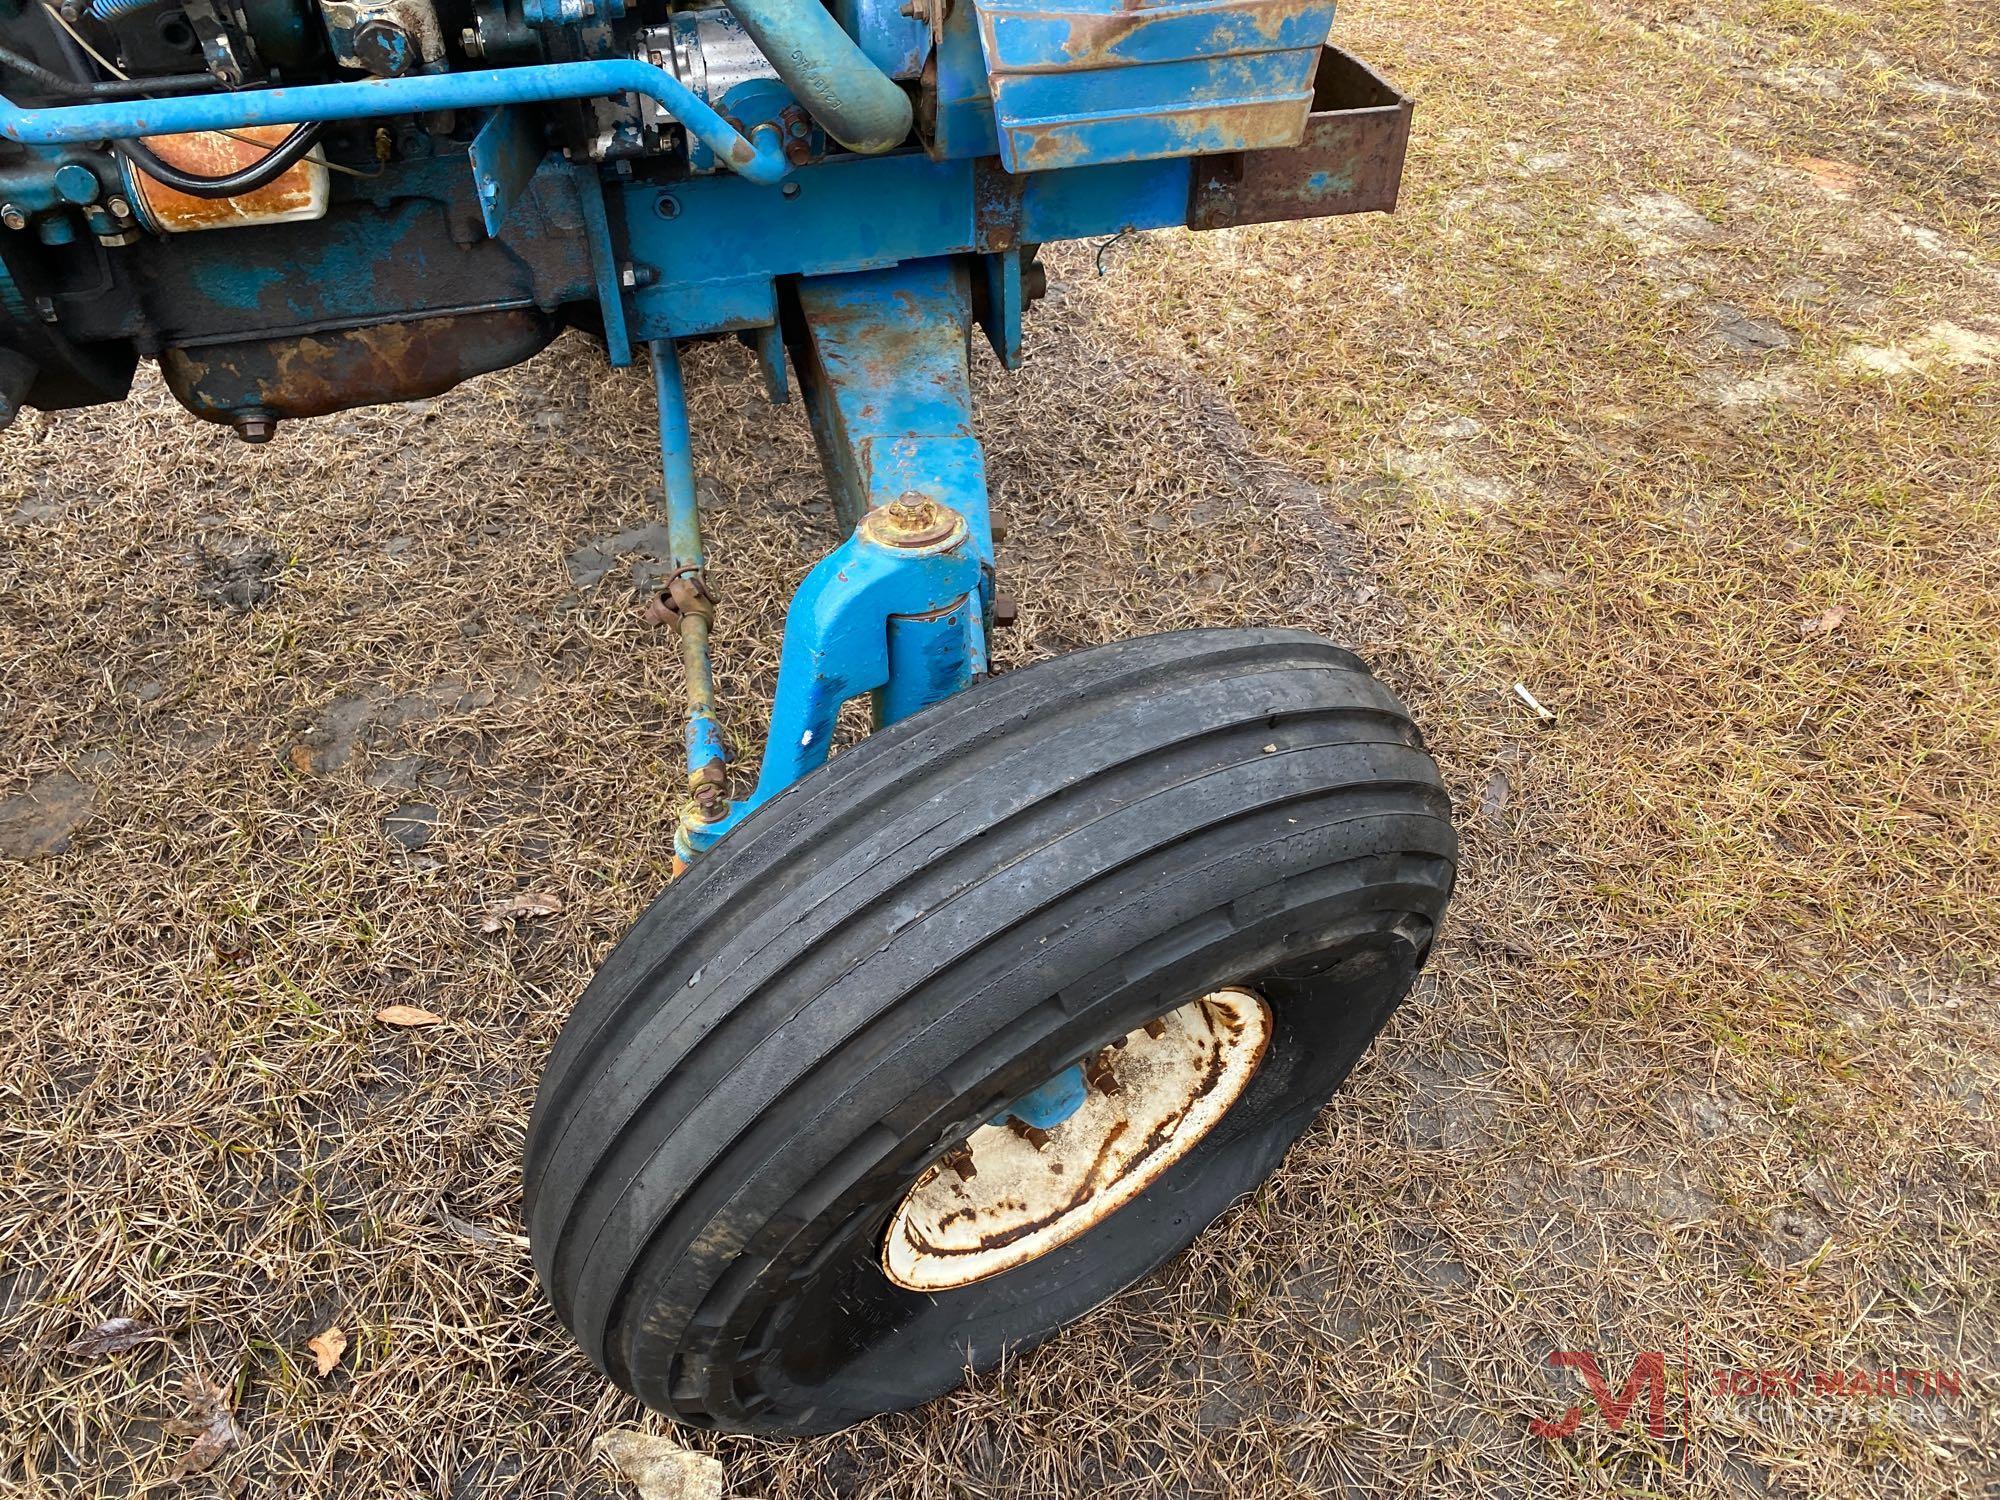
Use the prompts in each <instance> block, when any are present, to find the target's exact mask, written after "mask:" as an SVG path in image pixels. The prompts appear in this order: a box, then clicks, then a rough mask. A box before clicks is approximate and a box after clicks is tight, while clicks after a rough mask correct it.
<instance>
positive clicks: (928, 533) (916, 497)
mask: <svg viewBox="0 0 2000 1500" xmlns="http://www.w3.org/2000/svg"><path fill="white" fill-rule="evenodd" d="M961 524H962V523H961V521H960V520H959V516H958V512H957V511H955V510H953V509H951V508H950V507H949V506H946V505H940V504H938V503H937V501H935V500H933V499H931V498H930V496H928V495H925V494H922V493H920V492H919V491H917V490H906V491H905V492H904V493H903V495H902V497H901V498H900V499H896V500H891V501H890V502H889V503H888V504H886V505H878V506H877V507H876V508H875V509H874V510H872V511H870V512H869V513H868V514H867V515H866V516H864V517H863V518H862V525H863V527H865V528H866V531H867V534H868V537H869V539H870V540H871V541H874V542H877V543H880V544H881V545H882V546H884V547H929V546H934V545H935V544H937V543H939V542H944V541H949V540H950V539H951V536H952V534H953V533H954V532H956V531H957V530H958V529H959V527H960V526H961Z"/></svg>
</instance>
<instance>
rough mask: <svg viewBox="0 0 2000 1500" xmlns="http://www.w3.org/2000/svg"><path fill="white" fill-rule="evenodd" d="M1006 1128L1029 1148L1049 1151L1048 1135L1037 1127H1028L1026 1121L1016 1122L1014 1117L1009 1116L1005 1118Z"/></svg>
mask: <svg viewBox="0 0 2000 1500" xmlns="http://www.w3.org/2000/svg"><path fill="white" fill-rule="evenodd" d="M1007 1128H1008V1129H1009V1130H1011V1131H1013V1132H1014V1134H1016V1135H1018V1136H1019V1137H1020V1138H1021V1139H1022V1140H1024V1141H1026V1142H1027V1143H1028V1144H1029V1145H1030V1146H1033V1147H1034V1148H1035V1149H1036V1150H1037V1151H1046V1150H1048V1149H1049V1133H1048V1132H1047V1131H1046V1130H1043V1129H1041V1128H1040V1127H1039V1126H1035V1125H1030V1124H1029V1123H1028V1122H1027V1121H1026V1120H1017V1119H1015V1118H1014V1116H1012V1115H1009V1116H1007Z"/></svg>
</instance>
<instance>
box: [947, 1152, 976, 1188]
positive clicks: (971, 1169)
mask: <svg viewBox="0 0 2000 1500" xmlns="http://www.w3.org/2000/svg"><path fill="white" fill-rule="evenodd" d="M944 1164H945V1165H946V1166H947V1167H950V1168H951V1169H952V1171H954V1172H956V1173H958V1180H959V1181H960V1182H970V1181H972V1179H973V1178H975V1177H977V1176H978V1175H979V1169H978V1168H977V1167H975V1166H973V1164H972V1153H971V1152H970V1151H968V1150H967V1149H966V1148H965V1147H963V1146H956V1147H954V1148H952V1149H951V1150H950V1151H947V1152H945V1154H944Z"/></svg>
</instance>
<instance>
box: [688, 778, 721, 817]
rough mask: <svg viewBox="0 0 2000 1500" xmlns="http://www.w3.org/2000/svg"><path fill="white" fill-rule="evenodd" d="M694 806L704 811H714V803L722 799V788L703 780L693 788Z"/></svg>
mask: <svg viewBox="0 0 2000 1500" xmlns="http://www.w3.org/2000/svg"><path fill="white" fill-rule="evenodd" d="M694 800H695V806H697V807H699V808H700V809H701V810H702V811H703V812H705V813H712V812H714V811H715V804H716V803H718V802H720V801H721V800H722V788H721V787H719V786H716V785H714V784H713V783H712V782H707V781H704V782H702V783H701V784H700V785H699V786H697V787H696V788H695V789H694Z"/></svg>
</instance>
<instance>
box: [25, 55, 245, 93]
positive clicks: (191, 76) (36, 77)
mask: <svg viewBox="0 0 2000 1500" xmlns="http://www.w3.org/2000/svg"><path fill="white" fill-rule="evenodd" d="M0 68H5V69H6V70H7V71H8V72H9V73H12V74H15V75H16V76H17V77H20V78H25V79H27V80H28V82H30V83H32V84H33V85H34V86H35V87H36V88H38V89H46V90H47V91H48V92H49V93H51V94H62V95H64V96H66V97H67V98H71V99H133V98H140V97H143V96H144V95H146V94H152V93H183V94H186V93H193V92H194V91H196V90H197V89H202V90H206V89H213V88H214V87H215V86H216V82H215V79H213V78H212V77H210V76H209V75H208V74H206V73H168V74H165V75H163V76H161V77H158V78H106V79H100V80H98V81H97V82H95V83H85V82H83V81H82V80H81V79H77V78H70V77H67V76H65V75H64V74H61V73H57V72H54V71H52V70H50V69H48V68H45V67H43V66H42V65H41V64H40V63H38V62H36V61H35V60H34V59H33V58H31V57H23V56H22V55H21V54H20V53H18V52H10V51H8V50H7V49H6V48H5V47H0Z"/></svg>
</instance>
